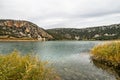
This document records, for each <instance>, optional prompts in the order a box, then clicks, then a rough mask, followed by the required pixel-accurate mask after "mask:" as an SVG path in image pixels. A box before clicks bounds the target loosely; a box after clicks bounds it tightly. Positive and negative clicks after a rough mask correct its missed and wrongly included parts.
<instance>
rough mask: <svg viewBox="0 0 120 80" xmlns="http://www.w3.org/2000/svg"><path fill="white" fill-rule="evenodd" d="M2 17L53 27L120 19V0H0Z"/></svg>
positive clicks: (83, 26) (84, 25)
mask: <svg viewBox="0 0 120 80" xmlns="http://www.w3.org/2000/svg"><path fill="white" fill-rule="evenodd" d="M0 19H15V20H27V21H30V22H33V23H35V24H37V25H38V26H40V27H42V28H45V29H51V28H86V27H94V26H102V25H110V24H117V23H120V0H0Z"/></svg>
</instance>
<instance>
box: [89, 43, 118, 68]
mask: <svg viewBox="0 0 120 80" xmlns="http://www.w3.org/2000/svg"><path fill="white" fill-rule="evenodd" d="M91 53H92V58H93V59H95V60H98V61H101V62H102V61H103V62H104V61H105V62H107V63H109V64H111V65H113V66H120V41H111V42H106V43H104V44H101V45H97V46H95V47H94V48H93V49H92V50H91Z"/></svg>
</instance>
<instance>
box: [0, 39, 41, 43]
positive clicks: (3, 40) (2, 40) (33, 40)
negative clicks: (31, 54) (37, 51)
mask: <svg viewBox="0 0 120 80" xmlns="http://www.w3.org/2000/svg"><path fill="white" fill-rule="evenodd" d="M5 41H11V42H12V41H18V42H21V41H25V42H27V41H32V42H36V41H42V40H37V39H36V40H35V39H0V42H5Z"/></svg>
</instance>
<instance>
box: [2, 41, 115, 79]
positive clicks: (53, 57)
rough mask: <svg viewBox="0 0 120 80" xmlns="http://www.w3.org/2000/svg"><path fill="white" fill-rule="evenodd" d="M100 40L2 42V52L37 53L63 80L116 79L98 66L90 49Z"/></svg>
mask: <svg viewBox="0 0 120 80" xmlns="http://www.w3.org/2000/svg"><path fill="white" fill-rule="evenodd" d="M100 43H103V42H100V41H46V42H0V53H3V54H6V53H10V52H12V51H13V50H15V49H16V50H18V51H20V52H21V54H25V53H26V54H27V53H35V54H37V55H38V56H39V57H40V58H41V59H42V60H45V61H46V60H47V61H49V63H50V64H51V65H52V66H53V67H54V68H55V70H56V71H57V72H58V73H59V75H60V77H61V78H62V80H116V77H115V75H114V74H113V73H109V72H108V71H106V70H102V69H101V68H98V67H96V66H95V65H94V64H93V62H92V60H91V59H90V50H91V49H92V47H93V46H95V45H97V44H100Z"/></svg>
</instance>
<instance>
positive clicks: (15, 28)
mask: <svg viewBox="0 0 120 80" xmlns="http://www.w3.org/2000/svg"><path fill="white" fill-rule="evenodd" d="M52 38H53V37H52V36H51V35H50V34H48V33H47V32H46V31H45V30H44V29H43V28H40V27H38V26H37V25H35V24H33V23H32V22H29V21H23V20H0V39H23V40H24V39H28V40H29V39H30V40H43V39H44V40H45V39H46V40H50V39H52Z"/></svg>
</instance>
